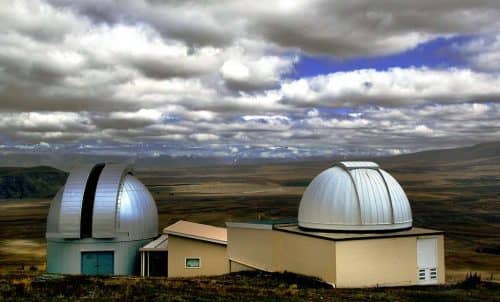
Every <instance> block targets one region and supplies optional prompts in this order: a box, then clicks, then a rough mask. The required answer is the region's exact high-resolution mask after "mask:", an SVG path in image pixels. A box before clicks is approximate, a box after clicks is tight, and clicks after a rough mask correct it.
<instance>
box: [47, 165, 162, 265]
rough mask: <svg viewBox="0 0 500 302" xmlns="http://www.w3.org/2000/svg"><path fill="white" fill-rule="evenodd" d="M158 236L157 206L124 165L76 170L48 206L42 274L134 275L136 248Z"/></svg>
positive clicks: (136, 256) (136, 257)
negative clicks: (45, 250) (45, 261)
mask: <svg viewBox="0 0 500 302" xmlns="http://www.w3.org/2000/svg"><path fill="white" fill-rule="evenodd" d="M157 235H158V211H157V209H156V204H155V202H154V200H153V198H152V197H151V194H150V193H149V191H148V190H147V189H146V187H145V186H144V185H143V184H142V183H141V182H140V181H139V180H137V178H135V177H134V176H133V175H132V174H131V169H130V167H129V166H125V165H118V164H97V165H83V166H80V167H78V168H76V169H74V170H73V171H71V173H70V174H69V176H68V179H67V181H66V184H65V186H64V187H63V188H62V189H61V190H60V191H59V192H58V193H57V195H56V196H55V197H54V199H53V200H52V202H51V204H50V210H49V214H48V217H47V233H46V238H47V272H49V273H59V274H87V275H131V274H135V273H138V271H139V266H140V265H139V248H140V247H142V246H144V245H145V244H147V243H149V242H150V241H151V240H152V239H154V238H155V237H156V236H157Z"/></svg>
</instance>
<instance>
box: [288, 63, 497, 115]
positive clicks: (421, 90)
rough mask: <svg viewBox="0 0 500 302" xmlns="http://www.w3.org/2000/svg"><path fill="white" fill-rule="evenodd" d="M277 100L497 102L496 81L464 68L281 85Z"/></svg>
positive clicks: (344, 75) (340, 75)
mask: <svg viewBox="0 0 500 302" xmlns="http://www.w3.org/2000/svg"><path fill="white" fill-rule="evenodd" d="M280 94H281V95H282V101H283V102H284V103H288V104H293V105H296V106H317V105H322V106H328V107H352V106H360V105H384V106H406V105H415V104H424V103H429V102H442V103H458V102H463V101H476V102H481V101H484V102H486V101H497V100H500V76H499V75H497V74H488V73H479V72H474V71H472V70H468V69H456V68H450V69H429V68H425V67H422V68H415V67H412V68H391V69H389V70H386V71H377V70H374V69H363V70H354V71H347V72H337V73H331V74H327V75H320V76H316V77H312V78H303V79H299V80H295V81H290V82H286V83H284V84H283V85H282V87H281V89H280Z"/></svg>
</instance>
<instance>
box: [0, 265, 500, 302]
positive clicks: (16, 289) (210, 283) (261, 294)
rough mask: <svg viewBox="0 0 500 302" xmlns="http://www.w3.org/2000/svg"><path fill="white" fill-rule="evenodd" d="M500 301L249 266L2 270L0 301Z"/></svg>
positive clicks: (487, 290) (478, 288) (477, 292)
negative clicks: (353, 285)
mask: <svg viewBox="0 0 500 302" xmlns="http://www.w3.org/2000/svg"><path fill="white" fill-rule="evenodd" d="M68 300H70V301H89V300H90V301H439V302H446V301H486V302H488V301H500V285H498V284H492V283H480V284H474V285H473V286H470V287H466V286H464V285H461V284H458V285H449V286H436V287H399V288H371V289H333V288H331V287H330V286H328V285H327V284H324V283H322V282H319V281H318V280H316V279H312V278H307V277H303V276H298V275H294V274H288V273H284V274H279V273H273V274H271V273H264V272H245V273H235V274H230V275H225V276H219V277H210V278H208V277H207V278H190V279H168V280H167V279H165V278H156V279H141V278H87V277H82V276H75V277H66V278H63V279H52V280H43V279H41V278H40V277H33V276H31V277H30V276H27V275H25V274H23V275H0V301H68Z"/></svg>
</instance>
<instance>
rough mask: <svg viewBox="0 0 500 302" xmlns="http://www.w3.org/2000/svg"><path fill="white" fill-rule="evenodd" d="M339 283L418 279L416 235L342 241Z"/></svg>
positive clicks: (381, 283)
mask: <svg viewBox="0 0 500 302" xmlns="http://www.w3.org/2000/svg"><path fill="white" fill-rule="evenodd" d="M336 255H337V283H336V285H337V287H373V286H396V285H410V284H416V282H417V241H416V237H401V238H384V239H373V240H351V241H339V242H337V244H336Z"/></svg>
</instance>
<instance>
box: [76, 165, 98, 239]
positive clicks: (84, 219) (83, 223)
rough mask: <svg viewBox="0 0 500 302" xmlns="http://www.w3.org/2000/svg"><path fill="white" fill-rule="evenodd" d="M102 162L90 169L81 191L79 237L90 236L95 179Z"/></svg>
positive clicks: (96, 179)
mask: <svg viewBox="0 0 500 302" xmlns="http://www.w3.org/2000/svg"><path fill="white" fill-rule="evenodd" d="M102 169H104V164H102V163H101V164H97V165H95V166H94V167H93V168H92V170H91V171H90V174H89V178H88V180H87V184H86V185H85V192H84V193H83V204H82V216H81V219H80V238H90V237H92V216H93V212H94V199H95V191H96V189H97V181H98V180H99V176H100V175H101V172H102Z"/></svg>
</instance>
